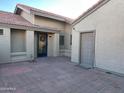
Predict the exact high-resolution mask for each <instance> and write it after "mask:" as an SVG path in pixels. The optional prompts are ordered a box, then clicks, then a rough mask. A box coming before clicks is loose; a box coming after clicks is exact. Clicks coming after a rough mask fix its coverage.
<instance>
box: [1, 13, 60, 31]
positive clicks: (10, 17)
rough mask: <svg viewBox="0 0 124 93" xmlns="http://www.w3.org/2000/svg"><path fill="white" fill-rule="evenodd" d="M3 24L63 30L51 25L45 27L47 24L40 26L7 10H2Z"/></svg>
mask: <svg viewBox="0 0 124 93" xmlns="http://www.w3.org/2000/svg"><path fill="white" fill-rule="evenodd" d="M3 24H7V25H14V26H23V27H28V28H31V29H32V28H35V29H50V30H55V31H56V30H57V31H59V30H61V29H56V28H51V27H45V26H39V25H35V24H32V23H30V22H29V21H27V20H26V19H24V18H23V17H21V16H19V15H17V14H14V13H11V12H5V11H0V25H1V26H2V25H3Z"/></svg>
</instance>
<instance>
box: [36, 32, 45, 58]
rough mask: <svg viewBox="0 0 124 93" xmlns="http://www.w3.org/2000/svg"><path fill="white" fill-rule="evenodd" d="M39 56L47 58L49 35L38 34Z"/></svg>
mask: <svg viewBox="0 0 124 93" xmlns="http://www.w3.org/2000/svg"><path fill="white" fill-rule="evenodd" d="M37 44H38V45H37V53H38V54H37V55H38V57H45V56H47V33H40V32H39V33H38V42H37Z"/></svg>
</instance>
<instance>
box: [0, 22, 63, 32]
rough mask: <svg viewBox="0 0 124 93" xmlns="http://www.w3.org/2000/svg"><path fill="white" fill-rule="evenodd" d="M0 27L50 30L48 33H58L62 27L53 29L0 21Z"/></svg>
mask: <svg viewBox="0 0 124 93" xmlns="http://www.w3.org/2000/svg"><path fill="white" fill-rule="evenodd" d="M0 27H2V28H15V29H23V30H31V31H41V32H50V33H58V32H60V31H62V30H63V29H55V28H47V27H29V26H23V25H15V24H5V23H0Z"/></svg>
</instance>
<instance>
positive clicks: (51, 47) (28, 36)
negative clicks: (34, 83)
mask: <svg viewBox="0 0 124 93" xmlns="http://www.w3.org/2000/svg"><path fill="white" fill-rule="evenodd" d="M71 22H72V19H70V18H66V17H63V16H60V15H56V14H53V13H50V12H46V11H42V10H39V9H36V8H33V7H29V6H26V5H22V4H17V5H16V8H15V11H14V13H10V12H4V11H0V63H8V62H18V61H25V60H33V59H34V58H37V57H46V56H68V57H70V56H71V44H70V43H71Z"/></svg>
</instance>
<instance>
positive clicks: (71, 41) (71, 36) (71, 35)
mask: <svg viewBox="0 0 124 93" xmlns="http://www.w3.org/2000/svg"><path fill="white" fill-rule="evenodd" d="M70 45H72V35H70Z"/></svg>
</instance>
